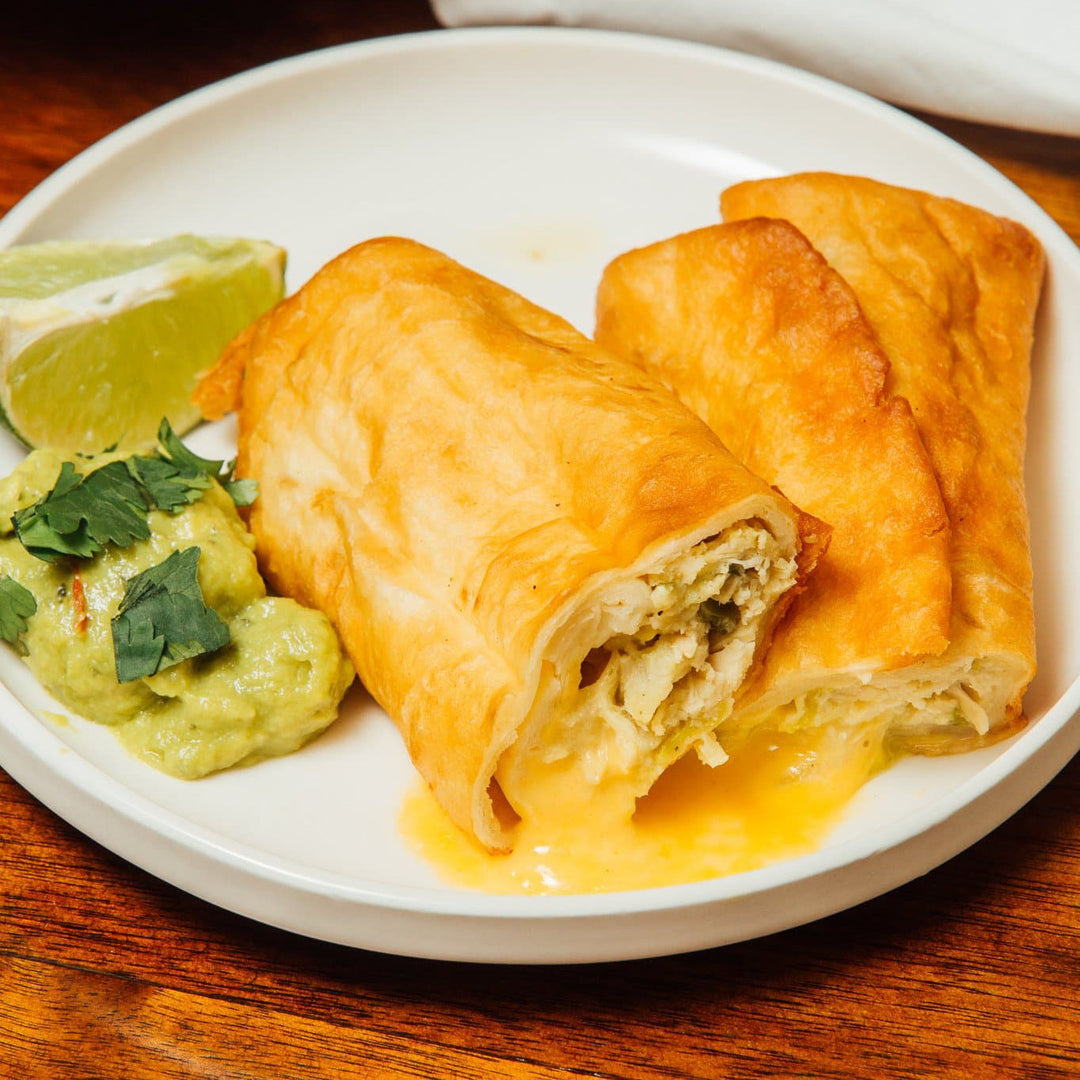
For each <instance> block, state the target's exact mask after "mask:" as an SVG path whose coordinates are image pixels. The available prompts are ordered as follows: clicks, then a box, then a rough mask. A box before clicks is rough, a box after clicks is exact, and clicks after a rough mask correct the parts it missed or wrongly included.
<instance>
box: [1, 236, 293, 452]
mask: <svg viewBox="0 0 1080 1080" xmlns="http://www.w3.org/2000/svg"><path fill="white" fill-rule="evenodd" d="M43 249H45V250H43ZM284 259H285V255H284V252H283V251H282V250H281V249H280V248H278V247H275V246H274V245H272V244H269V243H266V242H263V241H250V240H234V239H217V238H204V237H191V236H182V237H173V238H170V239H169V240H165V241H154V242H149V243H134V244H118V243H108V244H102V245H97V244H91V243H87V242H83V241H71V242H66V241H58V242H50V243H47V244H42V245H33V246H31V247H27V248H14V249H11V250H9V251H7V252H0V419H3V421H4V423H5V424H6V425H7V426H8V427H9V428H10V429H11V430H12V431H13V432H14V434H15V435H16V437H18V438H19V439H20V440H21V441H22V442H24V443H25V444H27V445H28V446H43V445H47V446H53V447H56V448H61V449H64V450H80V451H83V452H95V451H98V450H101V449H102V448H103V447H104V446H108V445H111V444H113V443H119V444H121V445H123V446H130V447H134V446H138V445H142V444H152V443H153V441H154V438H155V436H156V430H157V424H158V422H159V421H160V419H161V417H162V416H163V415H165V416H168V417H169V420H170V421H171V422H172V424H173V427H174V428H175V429H176V430H177V431H185V430H188V429H189V428H191V427H192V426H193V425H194V424H195V423H197V422H198V419H199V417H198V413H197V411H196V409H195V408H194V406H192V405H191V403H190V394H191V391H192V389H193V388H194V385H195V382H196V380H197V378H198V376H199V375H200V374H201V373H202V372H203V371H204V370H206V369H207V368H209V367H210V366H211V365H212V364H213V363H214V362H215V361H216V359H217V357H218V355H219V354H220V352H221V349H222V348H223V347H224V346H225V345H226V344H227V343H228V342H229V340H231V339H232V337H233V336H235V334H237V333H238V332H239V331H240V330H242V329H243V328H244V327H245V326H246V325H248V323H250V322H251V321H252V320H253V319H255V318H257V317H258V316H259V315H260V314H262V313H263V312H264V311H266V310H267V309H269V308H270V307H271V306H272V305H273V304H274V303H276V302H277V301H278V300H279V299H280V298H281V296H282V294H283V291H284ZM94 260H96V262H95V261H94ZM91 263H93V264H94V266H95V267H96V269H97V271H98V273H97V274H96V275H94V274H91V273H90V272H89V271H88V266H89V265H90V264H91ZM34 268H37V270H40V271H41V272H42V274H43V277H44V279H46V280H47V281H48V282H49V283H50V285H51V287H52V289H53V291H52V292H51V293H50V294H48V295H46V296H41V295H35V296H30V297H27V296H20V295H16V293H17V292H18V291H19V290H20V289H22V290H23V291H24V292H27V291H32V292H35V293H40V291H41V290H40V287H39V285H38V284H35V285H34V286H33V287H31V286H30V285H28V284H27V281H28V280H29V279H30V278H31V277H32V276H33V273H34V272H35V269H34ZM104 271H108V272H107V273H105V272H104ZM34 281H35V282H38V281H39V279H36V278H35V279H34ZM5 290H6V294H5Z"/></svg>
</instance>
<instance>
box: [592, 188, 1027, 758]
mask: <svg viewBox="0 0 1080 1080" xmlns="http://www.w3.org/2000/svg"><path fill="white" fill-rule="evenodd" d="M784 183H785V181H782V180H781V181H766V182H762V184H761V185H753V184H749V185H741V186H740V187H739V188H736V189H734V193H735V194H736V195H737V194H738V193H739V192H740V191H742V192H748V191H749V190H752V189H754V188H755V187H760V188H761V189H768V188H769V186H770V185H776V186H777V187H782V186H783V184H784ZM867 183H869V182H867ZM874 186H875V187H876V188H879V189H881V190H882V192H888V191H890V190H895V189H888V188H885V187H884V186H883V185H874ZM729 194H730V193H729ZM908 194H910V193H903V195H905V196H906V195H908ZM830 197H831V199H832V203H831V204H830V208H828V209H826V208H825V207H823V206H822V207H818V208H817V210H816V213H818V214H833V213H835V214H836V216H837V218H839V217H840V215H842V214H844V213H848V212H850V209H851V207H850V204H849V200H848V199H847V198H845V195H844V193H843V190H835V191H833V192H832V193H831V196H830ZM922 198H929V197H922ZM953 205H954V206H955V205H956V204H953ZM724 207H725V213H732V212H733V211H731V210H730V209H729V203H728V201H727V195H725V203H724ZM963 211H964V212H968V213H970V214H972V215H973V216H974V220H975V221H976V222H979V223H980V224H981V227H982V228H984V229H991V228H993V229H995V230H996V231H1001V230H1000V229H997V227H995V226H992V225H991V224H990V223H992V222H995V221H996V220H997V219H993V218H991V217H990V215H986V214H981V212H978V211H969V209H968V208H963ZM742 212H743V208H742V207H741V206H740V209H739V211H738V213H739V214H740V215H741V214H742ZM746 212H747V213H749V212H750V209H749V206H747V208H746ZM875 212H876V214H877V215H878V216H877V218H876V219H875V220H876V223H877V228H878V229H879V231H880V233H881V239H882V244H881V249H880V250H881V252H882V257H890V258H891V265H890V267H889V274H888V275H885V276H888V277H889V280H890V281H891V283H892V288H891V289H890V290H889V292H888V295H887V296H884V297H883V296H881V295H880V294H875V296H874V298H873V299H872V300H871V301H869V302H868V301H867V300H866V298H865V297H864V295H863V294H862V293H861V292H860V290H859V287H858V284H856V283H855V282H852V286H853V287H852V288H849V286H848V284H846V283H845V280H844V279H843V278H841V277H840V275H839V274H837V273H836V272H835V271H834V270H832V269H830V268H829V266H828V265H827V264H826V263H825V260H824V259H823V258H822V256H821V255H819V254H818V253H817V251H815V250H814V248H813V247H811V245H810V243H809V242H808V241H807V240H806V239H805V238H804V237H803V236H802V235H801V234H800V233H799V231H798V230H797V229H795V228H794V227H793V226H792V225H790V224H789V223H787V222H785V221H775V220H774V221H765V220H748V221H743V222H740V223H737V224H729V225H725V226H716V227H714V228H712V229H705V230H701V231H700V232H698V233H691V234H688V235H686V236H682V237H676V238H674V239H673V240H669V241H665V242H662V243H661V244H657V245H654V246H653V247H651V248H645V249H642V250H641V251H637V252H631V253H629V254H627V255H625V256H622V257H621V258H619V259H617V260H616V261H615V262H614V263H613V264H612V266H611V267H609V269H608V271H607V272H606V274H605V276H604V281H603V283H602V285H601V290H600V299H599V305H598V321H599V326H598V339H599V340H600V341H601V342H602V343H604V344H606V345H607V346H608V347H610V348H612V349H614V350H616V351H620V352H622V353H624V354H625V355H628V356H630V357H633V358H635V359H636V360H637V361H638V362H639V363H642V364H644V365H645V366H646V367H647V368H649V369H651V370H653V371H655V372H657V373H658V374H660V375H661V377H663V378H664V380H665V381H666V382H667V383H668V384H669V385H671V386H672V387H673V388H674V389H676V391H677V392H678V393H679V394H680V396H682V397H683V398H684V400H686V401H687V403H688V404H690V405H691V407H693V408H694V409H695V411H697V412H698V413H699V414H700V415H702V416H703V417H704V418H705V419H706V420H707V421H708V422H709V423H710V425H712V426H713V427H714V429H715V430H716V431H717V432H718V433H719V434H720V436H721V438H723V439H724V440H725V442H727V443H728V445H729V446H731V448H732V450H733V451H734V452H735V453H736V454H737V455H738V456H740V457H742V458H743V460H745V461H747V462H748V463H749V464H750V465H751V467H752V468H754V469H755V470H756V471H758V472H759V473H760V474H761V475H762V476H764V477H765V478H766V479H768V480H771V481H773V482H775V483H777V484H778V486H779V487H780V488H781V489H782V490H784V491H785V493H786V494H788V495H789V496H790V497H791V498H793V499H796V500H797V501H798V502H799V503H800V505H803V506H805V507H806V508H807V509H808V510H809V511H810V512H811V513H815V514H818V515H820V516H821V517H822V518H824V519H825V520H828V521H829V522H830V524H831V525H833V526H834V532H833V538H832V544H831V547H830V550H829V553H828V555H827V556H826V557H825V559H823V561H822V564H821V566H820V567H819V569H818V571H817V572H816V573H815V575H814V578H813V580H812V582H811V585H810V588H809V589H808V590H807V592H806V593H805V594H804V595H803V596H802V597H800V598H799V600H797V601H796V604H795V605H794V606H793V608H792V610H791V612H790V613H789V616H788V618H787V619H786V620H785V622H784V623H783V624H782V625H781V626H780V627H779V628H778V631H777V635H776V640H775V643H774V646H773V649H772V652H771V653H770V655H769V657H768V658H767V660H766V663H765V665H764V667H763V669H762V671H761V673H760V678H758V679H756V680H755V681H754V683H753V685H752V686H750V687H749V688H748V689H747V691H746V693H745V695H744V697H743V700H742V702H741V705H740V708H739V709H738V710H737V713H736V715H735V716H734V717H733V718H732V719H731V720H730V721H729V722H728V726H729V728H731V729H732V730H738V729H739V727H740V726H748V725H759V724H761V723H762V722H763V721H765V720H769V719H771V722H772V723H774V724H776V725H777V726H778V727H780V728H782V729H792V728H798V727H804V726H808V725H816V724H835V725H838V726H843V725H848V726H850V727H852V728H853V729H858V728H859V727H861V726H862V724H863V722H864V721H865V722H867V723H873V725H874V729H875V730H876V732H877V733H878V734H879V735H880V736H882V737H884V738H887V739H888V740H889V743H890V744H891V747H892V748H893V749H894V750H908V751H922V752H949V751H955V750H962V749H967V748H969V747H971V746H973V745H976V744H978V743H979V742H982V741H985V740H986V739H988V738H995V737H998V736H1000V735H1001V734H1004V733H1006V732H1007V731H1009V730H1011V728H1012V727H1013V726H1015V723H1017V722H1019V717H1020V697H1021V695H1022V693H1023V690H1024V688H1025V687H1026V685H1027V683H1028V682H1029V681H1030V679H1031V676H1032V674H1033V671H1034V667H1033V648H1032V635H1031V625H1032V615H1031V576H1030V565H1029V563H1028V560H1027V539H1026V537H1027V522H1026V514H1025V512H1024V505H1023V494H1022V487H1020V484H1021V477H1020V472H1021V467H1022V452H1023V437H1024V420H1023V414H1024V408H1025V405H1026V400H1027V368H1028V353H1029V349H1030V341H1031V323H1032V317H1033V314H1034V308H1035V303H1036V300H1037V296H1038V287H1039V274H1040V272H1041V257H1040V256H1039V252H1038V248H1037V246H1035V247H1033V246H1032V242H1029V241H1030V238H1027V240H1025V237H1027V234H1026V233H1023V234H1022V235H1020V233H1013V231H1012V230H1014V229H1018V227H1015V226H1011V225H1007V227H1006V228H1005V230H1004V231H1005V233H1006V235H1009V236H1014V235H1015V236H1016V238H1017V240H1018V241H1019V243H1020V247H1019V251H1018V252H1017V253H1016V254H1015V255H1006V257H1005V258H1004V260H1003V265H997V266H995V264H994V260H993V259H992V258H991V257H990V256H989V253H988V252H983V253H982V255H980V257H979V259H978V260H977V261H976V263H975V273H977V274H979V275H980V280H981V282H982V284H983V286H984V288H985V289H986V290H987V292H988V298H989V299H991V300H993V298H994V297H995V296H996V294H997V290H998V289H1000V288H1011V287H1012V286H1013V285H1014V284H1019V283H1016V282H1014V281H1013V280H1012V277H1013V275H1012V266H1013V261H1012V260H1013V259H1014V258H1015V259H1017V260H1018V261H1019V262H1023V263H1026V269H1027V274H1026V277H1025V279H1024V281H1023V283H1022V285H1023V287H1022V288H1021V289H1020V296H1021V299H1020V300H1018V301H1017V303H1016V306H1015V308H1014V309H1013V311H1012V312H1011V313H1010V316H1009V318H1010V320H1013V322H1012V325H1011V329H1009V331H1008V332H1009V335H1010V337H1009V339H1008V340H1009V346H1008V347H1007V348H1006V349H1001V348H1000V347H999V348H998V350H997V356H996V362H997V363H998V364H999V365H1000V367H1001V368H1002V370H1000V371H989V372H985V365H986V364H987V363H988V361H987V360H986V359H985V358H980V356H979V355H978V348H979V347H978V346H977V345H976V344H975V343H977V342H978V341H979V337H978V333H979V328H980V327H981V332H982V333H983V334H986V335H987V336H988V337H990V338H991V345H990V348H994V345H993V342H994V341H1004V340H1005V339H1002V338H998V337H997V333H998V331H997V327H996V326H995V328H994V330H993V331H992V332H991V331H989V330H988V327H989V326H990V325H992V324H993V320H995V319H996V318H997V316H996V315H990V314H989V313H986V312H980V311H978V310H977V305H976V304H975V302H974V300H975V294H973V293H972V292H971V291H970V289H968V290H966V291H965V289H964V288H963V285H964V280H963V279H962V276H961V275H959V273H958V271H957V265H956V264H957V262H958V260H957V259H956V257H955V256H954V257H953V259H952V260H949V259H948V258H947V256H946V253H945V251H933V253H932V254H930V253H929V252H928V251H927V249H928V247H929V248H933V246H934V239H935V238H937V239H938V240H940V237H939V236H938V234H937V233H936V232H934V231H933V230H932V229H928V226H927V224H926V223H925V222H923V223H922V224H921V226H920V225H919V223H917V222H914V221H912V220H910V218H905V217H904V216H903V215H900V216H899V217H898V218H894V219H893V220H892V224H891V225H890V224H888V221H889V219H890V215H892V214H893V213H894V210H893V208H892V207H891V206H890V205H889V203H888V201H887V200H884V199H881V198H879V199H878V201H877V203H876V206H875ZM768 213H769V214H770V215H771V214H773V213H776V216H778V217H781V216H785V215H784V214H783V213H782V212H781V211H780V210H778V209H775V208H769V210H768ZM1021 232H1022V231H1021ZM929 234H932V235H929ZM886 235H888V237H889V238H888V239H886ZM886 253H889V254H886ZM897 253H899V254H897ZM919 253H921V256H920V257H917V255H919ZM905 256H906V258H907V260H908V261H907V263H906V264H905ZM846 276H847V275H846V273H845V277H846ZM876 287H877V288H879V289H880V288H883V287H884V285H883V283H882V282H880V281H879V282H877V285H876ZM920 287H921V288H926V289H928V290H929V294H930V296H931V297H932V299H931V301H930V303H929V304H927V305H926V306H925V307H924V308H922V309H920V308H919V307H918V305H917V304H916V303H915V298H916V297H917V296H918V291H917V290H918V289H919V288H920ZM950 292H951V293H952V296H953V302H954V306H952V307H949V306H947V305H944V306H943V305H942V301H943V299H944V298H945V297H946V296H948V295H949V294H950ZM857 301H858V302H857ZM875 301H876V302H877V303H878V305H879V306H877V307H876V308H875ZM997 302H998V303H999V304H1000V303H1002V302H1003V301H1000V300H999V301H997ZM935 307H936V309H937V311H938V312H939V313H940V312H942V311H945V312H949V317H952V318H954V319H955V320H956V324H957V326H958V327H965V328H970V330H971V331H972V332H971V339H972V340H971V341H970V342H968V341H965V342H964V344H963V346H962V347H961V346H960V345H957V352H956V362H955V364H953V365H952V371H953V377H954V378H955V380H956V381H955V382H952V383H951V382H950V381H949V379H948V378H947V377H944V376H943V375H942V373H941V372H940V371H939V370H936V369H935V367H934V364H933V363H931V361H930V355H931V354H932V352H933V350H934V349H935V348H937V347H939V346H940V344H941V341H942V337H943V336H944V337H946V338H947V337H948V330H947V328H946V327H945V326H944V325H942V323H940V322H939V323H937V324H936V329H935V321H934V320H935V316H934V308H935ZM872 310H877V312H878V321H876V322H875V320H874V319H873V317H870V318H866V317H864V312H865V313H866V315H870V313H871V311H872ZM988 320H990V322H988ZM882 322H885V323H886V324H891V325H892V326H893V327H894V328H895V330H896V332H897V333H903V329H902V328H903V327H904V326H907V327H909V328H910V333H909V341H910V348H909V349H908V351H907V352H906V353H905V354H903V355H901V356H899V357H898V355H897V353H896V351H895V350H894V348H893V347H892V345H891V338H890V336H889V335H888V334H886V333H882V332H881V323H882ZM882 346H884V351H883V349H882ZM886 357H888V359H886ZM889 360H891V361H892V366H891V367H890V364H889ZM900 368H902V369H903V371H902V372H901V371H899V370H898V369H900ZM1005 369H1007V370H1005ZM902 375H906V377H902ZM972 379H978V380H979V382H980V384H981V385H983V386H985V385H986V383H987V382H995V383H996V384H997V385H998V387H999V390H1000V392H999V393H998V394H996V395H994V394H991V395H990V396H991V397H993V398H994V401H993V403H990V402H981V401H971V400H970V399H971V390H970V389H969V387H970V385H971V380H972ZM894 392H895V393H894ZM901 394H902V395H903V397H901V396H899V395H901ZM905 399H910V401H911V405H912V409H913V411H914V421H913V419H912V416H911V411H909V409H908V406H907V400H905ZM973 413H975V414H980V417H981V418H980V419H979V420H978V421H973V420H968V419H967V418H968V417H971V416H972V414H973ZM988 423H989V425H990V426H988ZM954 424H961V427H960V428H959V430H958V431H956V430H955V429H953V427H952V425H954ZM939 425H940V426H942V427H943V430H940V431H938V430H937V428H938V426H939ZM995 431H996V432H998V433H999V434H1000V435H1001V437H1002V444H1003V445H1002V446H996V447H992V448H991V447H990V444H991V443H993V441H994V438H993V434H994V432H995ZM954 440H964V441H965V442H966V446H967V449H968V451H969V453H968V456H967V459H966V460H967V461H968V462H969V463H970V462H980V461H982V458H983V452H984V449H985V450H986V457H987V462H986V465H985V466H984V465H981V464H980V465H979V466H978V468H979V471H980V473H981V474H982V477H983V479H984V481H986V483H987V485H988V487H989V490H987V487H986V486H984V488H983V490H982V492H981V494H980V496H979V500H981V506H982V507H983V509H980V510H978V511H977V514H978V516H979V518H980V520H979V522H978V523H977V524H976V523H973V522H972V521H970V520H968V517H969V515H970V514H974V513H976V510H975V505H974V504H972V503H969V504H967V507H966V511H967V512H965V508H964V505H963V504H961V503H958V502H957V501H956V499H955V496H954V494H953V493H954V491H955V483H956V479H957V478H958V473H957V471H956V470H955V469H953V465H954V464H955V462H956V455H955V454H952V455H945V457H944V460H942V461H939V457H940V456H941V455H940V454H939V455H938V456H935V448H936V447H937V446H939V445H940V443H941V442H945V443H950V442H953V441H954ZM924 446H925V451H924V450H923V447H924ZM1003 448H1004V449H1005V454H1004V458H1002V456H1000V455H1001V450H1002V449H1003ZM954 449H957V448H956V447H954ZM928 462H929V465H930V466H931V467H932V468H931V467H928ZM950 470H952V471H951V474H950ZM995 471H996V472H997V473H998V475H997V477H996V479H995V477H994V475H993V473H994V472H995ZM995 487H996V488H997V489H998V490H996V491H995V490H994V488H995ZM950 499H952V501H950ZM943 507H944V511H945V513H943ZM958 511H959V512H958ZM946 513H948V520H947V518H946ZM975 529H977V530H978V531H979V534H980V536H981V537H982V539H983V543H984V544H985V551H984V553H983V554H982V555H979V554H978V553H977V552H976V551H975V550H973V548H972V546H971V544H970V541H969V540H968V539H967V537H968V536H969V535H970V534H971V532H972V531H973V530H975ZM993 532H999V533H1000V535H999V536H997V537H995V538H993V539H991V537H990V534H991V533H993ZM1003 552H1004V555H1005V558H1004V566H1003V571H1004V572H1003V573H1001V571H999V570H998V569H997V568H996V566H995V563H996V561H997V559H998V557H999V555H1000V554H1001V553H1003ZM994 578H996V579H997V581H998V582H999V583H1000V584H999V585H993V586H991V582H992V581H993V580H994ZM976 581H981V582H982V583H983V596H982V599H981V602H978V603H976V602H974V596H973V593H974V591H975V590H974V589H973V585H974V583H975V582H976ZM1006 598H1007V599H1006ZM991 609H995V610H991Z"/></svg>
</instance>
